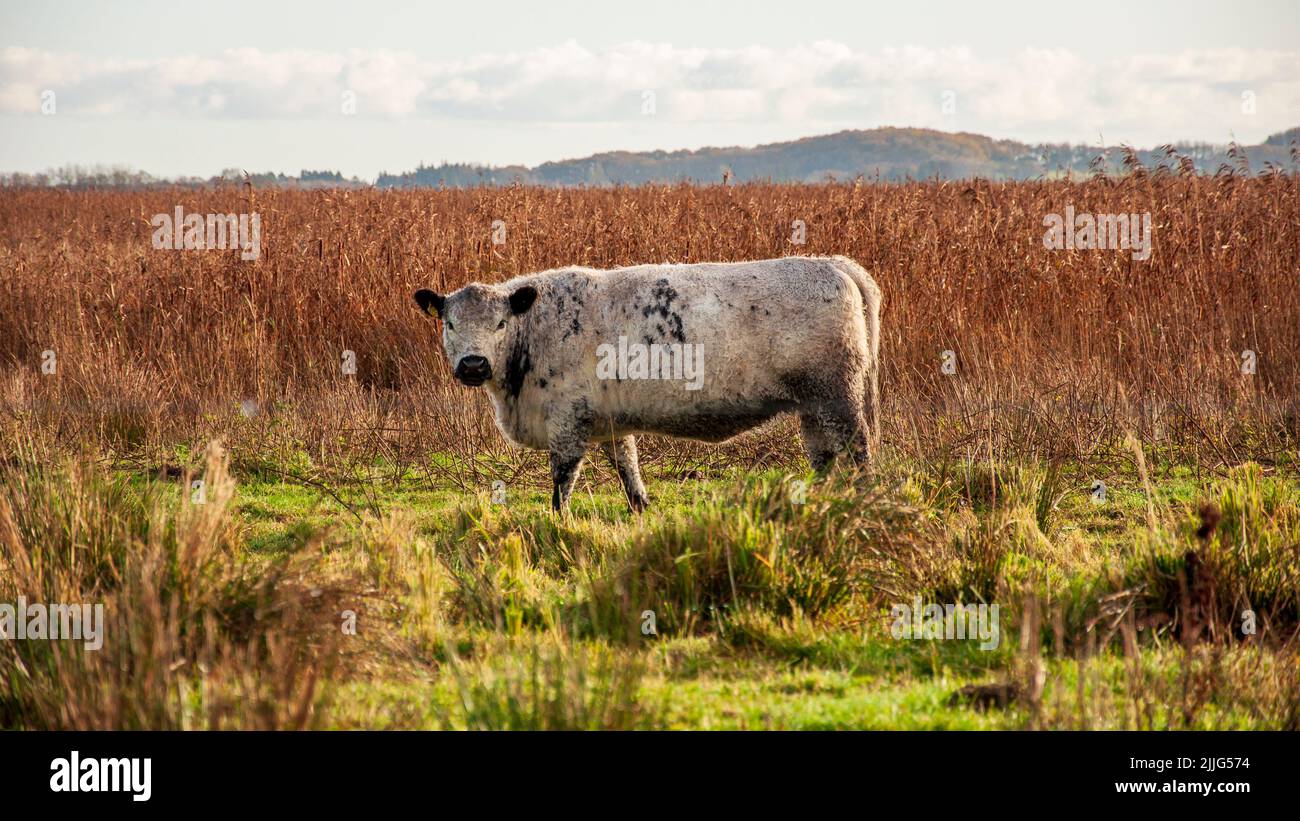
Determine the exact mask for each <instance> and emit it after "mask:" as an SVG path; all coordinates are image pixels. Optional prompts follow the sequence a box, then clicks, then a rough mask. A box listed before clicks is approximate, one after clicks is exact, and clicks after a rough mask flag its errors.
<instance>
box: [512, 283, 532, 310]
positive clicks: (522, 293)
mask: <svg viewBox="0 0 1300 821" xmlns="http://www.w3.org/2000/svg"><path fill="white" fill-rule="evenodd" d="M535 299H537V289H536V288H534V287H533V286H531V285H525V286H523V287H521V288H518V289H516V290H515V292H514V293H513V294H511V295H510V311H511V312H512V313H514V314H515V315H516V316H518V315H519V314H522V313H524V312H525V311H527V310H528V309H529V308H531V307H533V300H535Z"/></svg>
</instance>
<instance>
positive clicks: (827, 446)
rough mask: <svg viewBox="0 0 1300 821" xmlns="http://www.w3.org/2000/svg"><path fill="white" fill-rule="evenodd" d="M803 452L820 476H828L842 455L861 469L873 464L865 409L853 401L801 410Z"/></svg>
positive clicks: (829, 402)
mask: <svg viewBox="0 0 1300 821" xmlns="http://www.w3.org/2000/svg"><path fill="white" fill-rule="evenodd" d="M799 425H800V429H801V432H802V433H803V446H804V452H805V453H807V454H808V463H809V464H810V465H812V468H813V470H815V471H817V472H818V473H825V472H826V471H827V470H828V469H829V468H830V467H831V465H832V464H833V463H834V462H835V459H836V458H837V457H838V456H839V455H840V454H842V453H846V452H847V453H848V454H849V456H850V457H851V458H852V459H853V461H854V462H856V463H857V464H858V465H859V466H862V467H866V466H868V465H870V464H871V433H870V429H869V428H868V426H867V420H866V418H865V417H864V415H863V413H862V405H861V403H859V402H856V401H854V400H853V399H852V398H844V399H837V400H831V401H824V402H816V403H811V404H807V405H805V406H804V407H802V408H800V410H799Z"/></svg>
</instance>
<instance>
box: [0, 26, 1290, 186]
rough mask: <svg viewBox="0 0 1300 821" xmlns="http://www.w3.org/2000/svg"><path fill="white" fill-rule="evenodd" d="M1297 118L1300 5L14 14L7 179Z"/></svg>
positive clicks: (1142, 140)
mask: <svg viewBox="0 0 1300 821" xmlns="http://www.w3.org/2000/svg"><path fill="white" fill-rule="evenodd" d="M1297 125H1300V2H1297V0H1235V1H1234V2H1231V3H1228V2H1222V0H1221V1H1220V2H1205V1H1204V0H1182V1H1181V2H1165V0H1143V2H1134V1H1133V0H1124V2H1113V1H1112V0H1094V1H1093V2H1090V3H1087V4H1078V3H1060V2H1057V3H1044V2H1041V0H1038V2H1022V0H1010V1H1009V2H991V1H990V2H974V1H973V0H962V1H961V2H925V1H924V0H912V1H911V2H898V0H893V1H892V2H888V3H877V2H870V1H869V0H840V1H839V2H824V1H823V0H794V1H793V2H792V0H780V1H779V2H769V0H749V1H748V2H711V0H689V2H681V1H680V0H657V1H654V0H643V2H638V3H630V2H623V0H603V2H578V1H577V0H546V2H513V0H488V1H487V2H481V1H480V2H472V3H471V2H458V3H441V2H424V3H415V2H411V3H404V2H386V1H385V0H367V2H346V3H345V2H334V0H315V1H314V2H297V0H280V1H279V2H272V1H271V0H261V2H245V0H223V2H217V3H212V4H186V3H177V2H174V0H170V1H169V2H153V1H152V0H149V2H109V0H81V2H71V1H70V0H41V1H40V2H37V0H29V2H25V3H18V2H12V1H11V0H0V171H25V172H35V171H39V170H43V169H46V168H51V167H56V166H60V165H63V164H67V163H77V164H81V165H94V164H102V165H126V166H130V167H133V168H138V169H143V170H146V171H149V172H151V173H153V174H156V175H159V176H178V175H186V176H203V177H207V176H212V175H214V174H217V173H219V172H220V171H221V170H223V169H226V168H241V169H246V170H248V171H250V172H257V171H278V172H284V173H290V174H297V173H298V172H299V171H300V170H302V169H304V168H305V169H320V170H326V169H328V170H338V171H342V172H343V173H344V174H345V175H347V176H358V177H361V178H362V179H369V180H373V179H374V177H375V176H376V174H378V173H379V172H380V171H390V172H400V171H406V170H410V169H412V168H414V167H416V166H417V165H419V164H420V163H426V164H433V163H438V162H442V161H448V162H470V163H483V164H491V165H508V164H526V165H536V164H538V163H540V162H544V161H547V160H560V159H568V158H573V157H580V156H586V155H588V154H591V153H595V152H598V151H608V150H633V151H643V150H654V149H664V150H675V149H681V148H691V149H694V148H700V147H704V146H732V145H742V146H750V145H756V144H761V143H767V142H775V141H780V140H789V139H797V138H800V137H807V136H814V135H817V134H825V133H831V132H835V131H840V130H843V129H848V128H874V127H878V126H911V127H926V128H937V129H940V130H943V131H971V132H976V133H980V134H987V135H989V136H993V137H997V138H1009V139H1018V140H1022V141H1026V142H1038V141H1049V142H1071V143H1088V144H1093V145H1097V144H1101V143H1104V144H1106V145H1117V144H1120V143H1127V144H1129V145H1133V146H1135V147H1151V146H1155V145H1159V144H1162V143H1166V142H1173V141H1178V140H1197V141H1207V142H1214V143H1226V142H1227V141H1228V140H1230V139H1234V138H1235V139H1237V140H1238V141H1239V142H1241V143H1243V144H1251V143H1257V142H1259V141H1261V140H1263V139H1264V138H1265V137H1267V136H1268V135H1269V134H1272V133H1276V132H1278V131H1283V130H1285V129H1287V128H1291V127H1294V126H1297Z"/></svg>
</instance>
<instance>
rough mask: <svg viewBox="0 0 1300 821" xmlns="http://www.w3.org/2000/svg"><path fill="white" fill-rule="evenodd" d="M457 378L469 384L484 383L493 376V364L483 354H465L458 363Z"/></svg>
mask: <svg viewBox="0 0 1300 821" xmlns="http://www.w3.org/2000/svg"><path fill="white" fill-rule="evenodd" d="M456 378H457V379H459V380H460V381H462V382H464V383H465V384H467V385H482V384H483V383H484V382H486V381H488V380H489V379H491V378H492V366H491V365H490V364H488V361H487V358H486V357H482V356H463V357H461V359H460V362H457V363H456Z"/></svg>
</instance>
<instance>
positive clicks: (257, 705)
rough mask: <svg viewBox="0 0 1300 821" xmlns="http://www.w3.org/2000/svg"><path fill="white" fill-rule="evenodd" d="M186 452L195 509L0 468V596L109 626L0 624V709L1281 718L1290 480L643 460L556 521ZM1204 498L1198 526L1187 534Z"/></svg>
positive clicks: (756, 719) (1182, 720) (571, 718)
mask: <svg viewBox="0 0 1300 821" xmlns="http://www.w3.org/2000/svg"><path fill="white" fill-rule="evenodd" d="M209 456H210V458H209V460H208V462H207V464H206V466H205V467H204V468H203V470H202V471H201V472H200V473H199V474H196V475H202V476H204V481H205V482H206V483H207V484H206V486H205V494H206V496H205V498H204V500H203V504H193V503H191V502H190V497H189V494H188V493H187V492H185V491H183V489H182V488H183V487H187V485H186V484H184V477H182V478H181V479H179V480H178V479H171V480H167V479H164V480H159V479H158V478H157V477H153V476H148V477H146V476H141V475H139V474H137V473H130V472H122V471H117V472H104V471H102V469H98V468H95V467H93V466H91V465H86V464H81V465H71V466H69V467H67V468H57V469H56V468H53V467H51V468H33V467H31V466H27V467H24V468H21V469H18V471H20V472H16V471H15V469H14V468H9V469H8V472H7V474H6V479H7V482H6V487H7V490H6V492H5V495H4V496H3V497H0V523H3V527H2V528H0V538H3V543H4V545H5V557H6V560H7V561H8V562H10V563H11V567H10V568H9V570H10V574H7V575H6V580H7V586H9V587H10V588H11V589H9V590H6V591H5V593H6V595H8V594H9V593H11V592H13V589H12V588H15V587H16V588H17V589H18V590H25V591H27V593H28V595H32V594H36V595H40V594H41V593H42V592H43V593H44V594H45V596H46V598H47V599H48V600H51V601H65V600H71V601H76V600H83V599H85V598H87V597H98V598H100V599H103V600H106V601H107V602H108V603H109V610H110V612H111V613H115V614H117V618H118V619H120V621H118V622H116V623H114V622H112V621H110V625H111V626H114V627H115V629H110V630H108V632H107V640H106V643H105V646H104V648H103V649H102V650H100V651H98V652H93V653H92V652H83V651H82V650H81V649H80V646H79V645H75V644H74V645H73V646H69V645H67V644H61V643H50V644H41V643H34V642H27V643H22V642H18V643H15V642H8V643H6V646H5V650H4V652H5V653H6V658H5V662H6V665H7V666H8V667H9V669H8V675H7V676H6V679H5V682H4V690H3V692H2V693H0V695H2V696H3V697H2V698H0V718H3V720H4V724H5V726H10V727H159V726H162V727H328V728H343V727H352V728H355V727H384V728H398V727H403V728H408V727H428V728H447V727H453V728H459V727H476V728H640V727H673V728H687V727H694V728H895V729H902V728H1025V727H1030V728H1033V727H1044V728H1153V729H1154V728H1291V729H1294V728H1296V727H1297V721H1298V720H1300V712H1298V706H1300V665H1297V663H1296V661H1297V659H1296V657H1295V650H1294V642H1293V640H1292V638H1291V631H1293V630H1294V629H1295V627H1294V625H1295V624H1296V607H1297V600H1296V596H1295V591H1296V590H1297V582H1298V579H1297V574H1300V565H1298V564H1297V563H1296V562H1295V561H1294V559H1295V549H1296V548H1295V546H1296V544H1297V543H1298V541H1297V540H1298V539H1300V483H1297V482H1296V481H1295V479H1294V478H1293V477H1292V478H1284V477H1283V476H1281V475H1279V473H1278V472H1276V471H1272V470H1269V471H1264V470H1262V469H1261V468H1260V467H1259V466H1258V465H1246V466H1242V467H1240V468H1237V469H1234V470H1233V471H1231V472H1229V474H1228V475H1227V476H1225V477H1222V478H1214V477H1209V476H1200V477H1198V476H1195V475H1193V474H1192V473H1191V472H1190V471H1187V470H1178V469H1171V470H1169V471H1167V472H1163V475H1161V476H1157V477H1148V479H1147V480H1146V481H1144V480H1143V477H1142V475H1141V469H1139V463H1138V462H1137V460H1136V457H1135V459H1134V462H1133V463H1130V464H1129V465H1117V466H1116V467H1115V468H1114V469H1112V470H1111V471H1109V472H1107V473H1106V474H1096V473H1084V472H1078V471H1077V470H1076V469H1074V468H1073V467H1071V466H1065V465H1062V466H1058V467H1055V468H1053V467H1049V466H1042V465H1034V464H1000V465H978V466H969V467H965V468H959V469H958V471H957V472H955V473H953V474H951V475H948V476H942V475H940V474H936V473H934V472H931V471H927V470H919V469H915V468H908V467H903V466H902V465H901V464H900V463H891V464H889V465H888V467H887V468H885V469H882V470H881V471H880V473H879V474H878V475H877V476H876V477H874V478H873V479H871V480H867V479H866V478H864V477H861V476H847V475H839V476H834V477H831V478H829V479H827V480H826V481H817V480H816V479H815V477H812V476H809V475H804V474H786V473H783V472H781V471H780V470H766V471H762V472H759V473H757V474H754V473H751V472H746V471H739V470H722V471H718V472H716V473H714V474H710V475H707V476H703V477H699V478H692V479H691V480H688V481H682V480H681V479H680V477H674V476H670V475H661V476H657V477H655V478H653V479H652V480H651V481H650V491H651V493H652V495H653V496H654V497H655V499H656V505H657V506H656V507H655V508H654V509H653V510H652V511H651V512H649V513H647V514H646V515H645V516H643V517H634V516H632V515H631V514H629V513H628V512H627V511H626V509H625V504H624V502H623V501H622V498H621V494H616V487H617V486H616V485H615V484H614V483H613V482H611V481H609V480H608V477H606V478H605V479H604V480H601V478H600V477H594V478H593V479H592V480H585V481H584V482H583V484H582V485H580V488H579V492H578V493H577V494H576V495H575V503H574V510H573V513H572V515H571V516H569V517H567V518H563V519H561V518H556V517H555V516H554V515H553V514H552V513H550V511H549V509H548V502H549V493H548V492H547V491H546V490H545V489H544V488H542V487H540V486H539V487H529V486H521V487H519V488H510V489H508V490H507V491H506V495H505V497H504V499H502V498H501V497H500V496H499V495H498V497H497V500H498V501H495V502H494V501H493V499H492V496H491V493H490V492H488V491H484V492H480V493H476V494H468V495H467V494H465V493H463V492H459V491H457V492H449V491H447V490H445V489H434V488H430V487H429V486H427V485H426V484H424V483H422V482H419V481H410V482H405V483H396V484H393V485H391V486H389V487H386V488H384V489H383V490H382V491H379V492H374V491H372V490H368V489H365V488H363V487H357V488H355V489H348V488H347V486H346V485H345V484H342V483H340V484H339V485H337V486H335V487H334V488H332V489H331V490H330V491H329V492H326V491H324V490H322V489H320V488H316V487H312V486H310V485H305V484H302V483H294V482H287V481H284V480H283V479H282V478H279V477H275V476H272V475H270V474H268V473H266V472H263V473H260V474H259V473H250V474H247V475H241V476H239V477H232V476H231V475H230V474H229V473H227V472H226V470H225V468H224V461H223V459H222V458H221V457H220V456H218V455H217V453H216V451H214V452H213V453H212V454H210V455H209ZM1098 478H1101V479H1102V480H1104V481H1106V483H1107V485H1108V488H1109V491H1108V494H1107V498H1106V501H1105V502H1104V503H1100V504H1099V503H1097V502H1096V501H1094V498H1093V494H1092V493H1090V492H1089V486H1090V485H1091V483H1092V482H1093V481H1094V480H1096V479H1098ZM800 483H806V485H805V484H800ZM1204 502H1212V503H1213V504H1215V505H1216V507H1217V508H1218V510H1219V513H1220V515H1221V519H1220V521H1219V522H1218V526H1217V528H1215V530H1214V531H1213V532H1212V533H1210V534H1206V535H1204V536H1203V537H1201V536H1198V535H1197V534H1196V531H1197V530H1198V529H1199V528H1200V527H1201V525H1202V524H1203V522H1202V517H1201V515H1199V514H1198V513H1197V511H1198V509H1199V507H1200V506H1201V504H1202V503H1204ZM371 506H374V507H377V508H378V509H379V511H380V515H378V516H376V515H374V514H372V513H370V512H367V510H365V508H367V507H371ZM24 548H26V550H25V551H24V552H26V553H27V554H28V555H29V556H30V557H31V559H32V561H31V562H30V563H29V564H27V565H22V566H14V563H15V559H16V557H17V556H19V555H21V554H20V552H19V551H20V550H23V549H24ZM1192 553H1196V554H1197V555H1199V556H1200V557H1202V558H1201V562H1200V565H1199V567H1196V568H1189V564H1188V560H1187V557H1188V556H1189V555H1191V554H1192ZM15 571H16V572H15ZM72 591H77V592H72ZM914 596H920V597H922V598H923V599H924V600H925V601H939V602H946V601H956V602H962V601H964V602H972V601H979V600H984V601H991V602H993V601H995V602H1000V603H1001V623H1000V631H1001V635H1000V639H1001V640H1000V642H999V644H998V646H997V647H996V648H995V649H991V650H986V649H981V648H980V646H979V645H980V642H978V641H971V640H964V641H963V640H936V639H929V640H912V639H899V638H895V637H894V635H893V634H892V633H891V619H892V616H891V614H890V606H891V604H892V603H897V602H899V601H910V600H911V599H912V598H913V597H914ZM1247 605H1249V607H1247ZM1244 609H1252V610H1254V611H1255V612H1256V613H1257V632H1256V633H1255V634H1254V635H1243V634H1242V632H1241V627H1242V616H1241V613H1242V611H1243V610H1244ZM646 610H653V611H654V612H655V617H656V618H655V627H656V631H655V633H656V634H646V633H645V632H644V631H643V630H642V629H641V627H642V625H643V624H644V618H645V617H644V614H645V611H646ZM963 688H976V689H975V690H973V691H972V690H969V689H963Z"/></svg>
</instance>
